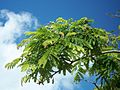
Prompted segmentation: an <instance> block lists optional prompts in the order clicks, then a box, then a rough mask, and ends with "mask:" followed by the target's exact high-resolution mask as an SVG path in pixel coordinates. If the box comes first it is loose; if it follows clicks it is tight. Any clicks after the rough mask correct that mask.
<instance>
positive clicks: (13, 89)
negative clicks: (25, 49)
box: [0, 10, 73, 90]
mask: <svg viewBox="0 0 120 90" xmlns="http://www.w3.org/2000/svg"><path fill="white" fill-rule="evenodd" d="M0 19H2V20H1V21H0V70H1V72H0V80H1V82H0V89H1V90H33V89H36V90H61V89H60V87H64V88H65V90H73V83H72V82H73V77H72V75H70V74H68V75H67V76H65V77H64V76H62V75H56V76H55V78H56V79H55V84H51V83H50V84H45V85H37V84H35V83H28V84H26V85H24V86H23V87H21V86H20V79H21V77H22V74H21V72H20V70H19V69H17V68H15V69H13V70H6V69H5V68H4V65H5V63H6V62H8V61H10V60H12V59H15V58H16V57H19V56H20V55H21V53H22V48H21V49H19V50H18V49H17V48H16V47H17V44H16V40H17V39H18V38H22V35H23V33H24V32H25V31H28V30H31V29H35V28H36V27H37V26H38V21H37V19H36V18H35V17H33V16H32V15H31V14H30V13H27V12H21V13H15V12H11V11H8V10H0Z"/></svg>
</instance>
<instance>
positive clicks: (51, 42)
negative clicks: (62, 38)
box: [42, 38, 58, 48]
mask: <svg viewBox="0 0 120 90" xmlns="http://www.w3.org/2000/svg"><path fill="white" fill-rule="evenodd" d="M57 40H58V38H52V39H48V40H45V41H44V42H43V43H42V45H43V46H44V47H45V48H46V47H47V46H48V45H52V44H54V43H56V41H57Z"/></svg>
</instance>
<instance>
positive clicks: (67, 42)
mask: <svg viewBox="0 0 120 90" xmlns="http://www.w3.org/2000/svg"><path fill="white" fill-rule="evenodd" d="M91 22H93V21H92V20H90V19H88V18H86V17H84V18H81V19H80V20H75V21H74V20H73V19H68V20H65V19H63V18H61V17H60V18H58V19H57V20H56V21H55V22H50V23H49V24H47V25H45V26H41V27H40V28H38V29H37V30H36V31H34V32H27V33H26V35H28V36H29V37H28V38H27V39H24V40H23V41H22V42H21V43H20V44H18V48H19V47H22V46H24V47H25V48H24V51H23V53H22V55H21V56H20V57H19V58H17V59H15V60H14V61H12V62H10V63H8V64H6V66H5V67H6V68H7V69H11V68H13V67H14V66H16V65H17V66H18V67H20V68H21V71H22V72H26V76H24V77H23V78H22V83H26V82H30V80H34V82H36V83H38V84H44V82H45V81H47V82H48V83H49V82H50V81H52V83H54V75H55V74H57V73H59V74H61V73H63V74H64V75H66V72H69V73H75V78H74V80H75V82H80V80H81V79H84V75H85V73H86V72H89V75H90V76H93V75H96V81H95V83H96V85H97V83H99V81H100V84H99V85H98V87H99V86H100V88H103V90H113V88H119V83H120V51H119V50H118V49H119V47H118V46H119V41H120V36H116V35H114V34H112V33H109V32H107V31H105V30H104V29H102V28H94V27H92V26H91ZM116 80H117V81H116ZM105 88H107V89H105ZM97 89H98V90H99V88H97ZM100 90H101V89H100Z"/></svg>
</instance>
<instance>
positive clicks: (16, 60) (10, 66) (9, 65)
mask: <svg viewBox="0 0 120 90" xmlns="http://www.w3.org/2000/svg"><path fill="white" fill-rule="evenodd" d="M20 60H21V58H16V59H15V60H13V61H12V62H10V63H7V64H6V65H5V68H7V69H12V68H13V67H15V66H16V64H18V63H19V61H20Z"/></svg>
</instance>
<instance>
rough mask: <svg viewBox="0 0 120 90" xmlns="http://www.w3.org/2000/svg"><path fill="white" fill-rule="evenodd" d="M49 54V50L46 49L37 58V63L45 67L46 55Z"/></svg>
mask: <svg viewBox="0 0 120 90" xmlns="http://www.w3.org/2000/svg"><path fill="white" fill-rule="evenodd" d="M49 54H50V50H49V49H48V50H47V51H46V52H45V53H44V54H43V56H42V57H41V58H40V59H39V60H38V65H39V66H40V67H42V68H44V67H45V65H46V63H47V61H48V57H49Z"/></svg>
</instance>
